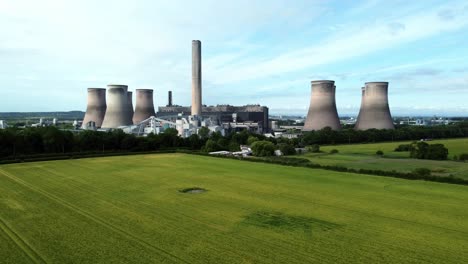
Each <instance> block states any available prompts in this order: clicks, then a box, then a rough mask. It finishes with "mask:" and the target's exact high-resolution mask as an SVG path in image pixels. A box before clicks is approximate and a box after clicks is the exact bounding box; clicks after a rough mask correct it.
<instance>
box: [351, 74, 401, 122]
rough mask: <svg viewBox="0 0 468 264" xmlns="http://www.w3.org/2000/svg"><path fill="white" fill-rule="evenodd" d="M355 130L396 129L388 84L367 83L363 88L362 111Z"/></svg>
mask: <svg viewBox="0 0 468 264" xmlns="http://www.w3.org/2000/svg"><path fill="white" fill-rule="evenodd" d="M354 128H355V129H356V130H367V129H372V128H375V129H394V128H395V126H394V125H393V119H392V115H391V113H390V107H389V105H388V82H367V83H366V84H365V87H363V88H362V99H361V109H360V110H359V115H358V118H357V121H356V125H355V126H354Z"/></svg>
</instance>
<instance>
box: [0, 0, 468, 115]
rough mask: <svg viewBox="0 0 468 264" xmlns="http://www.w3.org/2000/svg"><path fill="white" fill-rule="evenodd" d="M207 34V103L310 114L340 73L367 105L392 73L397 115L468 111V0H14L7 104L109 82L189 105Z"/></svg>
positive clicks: (3, 45)
mask: <svg viewBox="0 0 468 264" xmlns="http://www.w3.org/2000/svg"><path fill="white" fill-rule="evenodd" d="M194 39H198V40H201V42H202V67H203V75H202V77H203V85H202V86H203V88H202V89H203V103H204V104H207V105H216V104H231V105H245V104H261V105H266V106H268V107H269V108H270V113H272V114H297V115H306V113H307V109H308V107H309V101H310V93H311V88H310V81H312V80H319V79H330V80H335V84H336V86H337V88H336V103H337V108H338V112H339V114H340V115H357V113H358V111H359V106H360V104H361V101H360V100H361V87H362V86H363V85H364V83H365V82H370V81H388V82H389V83H390V84H389V103H390V109H391V112H392V114H394V115H418V114H419V115H464V116H468V2H467V1H466V0H460V1H457V0H453V1H451V0H444V1H433V0H415V1H408V0H404V1H401V0H392V1H388V0H383V1H379V0H363V1H357V0H336V1H333V0H305V1H301V0H294V1H291V0H236V1H228V0H225V1H219V0H198V1H186V0H171V1H161V0H125V1H124V0H100V1H95V0H94V1H93V0H41V1H36V0H30V1H26V0H0V112H17V111H20V112H30V111H31V112H32V111H71V110H81V111H85V109H86V94H87V88H89V87H105V86H106V85H107V84H127V85H129V90H133V91H134V90H135V89H139V88H150V89H154V91H155V97H154V99H155V105H156V106H163V105H166V104H167V91H169V90H171V91H173V100H174V103H176V104H179V105H189V104H190V97H191V45H192V40H194Z"/></svg>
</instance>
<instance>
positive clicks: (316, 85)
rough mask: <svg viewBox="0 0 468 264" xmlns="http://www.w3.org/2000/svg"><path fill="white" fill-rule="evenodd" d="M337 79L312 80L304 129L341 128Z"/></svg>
mask: <svg viewBox="0 0 468 264" xmlns="http://www.w3.org/2000/svg"><path fill="white" fill-rule="evenodd" d="M335 90H336V86H335V81H330V80H320V81H312V82H311V97H310V105H309V111H308V113H307V118H306V120H305V123H304V127H303V129H302V130H303V131H312V130H320V129H322V128H325V127H330V128H331V129H333V130H339V129H341V125H340V119H339V118H338V111H337V110H336V102H335Z"/></svg>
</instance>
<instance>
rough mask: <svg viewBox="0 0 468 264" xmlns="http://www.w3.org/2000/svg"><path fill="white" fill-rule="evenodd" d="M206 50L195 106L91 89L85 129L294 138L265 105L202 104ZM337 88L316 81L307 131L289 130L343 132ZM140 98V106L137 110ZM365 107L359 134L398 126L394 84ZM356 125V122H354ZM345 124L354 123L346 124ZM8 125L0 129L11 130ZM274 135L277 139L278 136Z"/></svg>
mask: <svg viewBox="0 0 468 264" xmlns="http://www.w3.org/2000/svg"><path fill="white" fill-rule="evenodd" d="M201 56H202V47H201V41H199V40H193V41H192V83H191V102H192V104H191V106H180V105H177V104H174V103H173V100H172V91H168V100H167V104H166V105H165V106H159V107H157V111H156V108H155V106H154V100H153V96H154V91H153V90H152V89H136V90H135V91H134V93H133V91H130V90H129V87H128V86H127V85H122V84H109V85H107V89H106V88H88V95H87V98H88V99H87V107H86V113H85V116H84V118H83V122H82V123H81V125H78V122H77V121H75V122H74V126H76V127H79V129H81V130H99V131H108V130H110V129H122V130H123V131H125V132H126V133H133V134H136V135H139V136H144V135H147V134H149V133H155V134H158V133H161V132H163V131H164V130H165V129H167V128H174V129H176V130H177V131H178V134H179V135H180V136H182V137H189V136H190V135H193V134H197V133H198V130H199V129H200V128H201V127H207V128H208V129H209V130H210V131H212V132H220V133H221V134H222V135H225V134H228V133H232V132H236V131H239V130H249V131H251V132H254V133H258V134H265V135H266V136H277V135H276V134H278V135H281V136H283V137H293V136H297V135H292V136H291V135H288V134H287V133H284V134H282V133H283V132H284V129H283V130H282V128H280V127H279V126H278V124H277V121H272V122H271V123H270V120H269V109H268V107H267V106H262V105H260V104H251V105H244V106H233V105H214V106H207V105H204V104H203V103H202V101H203V97H202V58H201ZM336 88H337V87H336V85H335V81H333V80H314V81H311V97H310V105H309V110H308V112H307V116H306V118H305V121H304V125H303V126H299V125H296V126H286V127H285V128H286V129H291V128H293V129H294V130H296V131H313V130H320V129H323V128H325V127H329V128H331V129H332V130H340V129H341V123H340V119H339V116H338V111H337V107H336V101H335V94H336ZM133 94H135V107H133V98H132V96H133ZM361 95H362V97H361V98H362V99H361V108H360V111H359V115H358V116H357V118H356V119H350V120H351V121H353V120H354V121H355V124H354V125H355V126H354V129H356V130H367V129H394V123H393V122H394V121H393V119H392V116H391V113H390V107H389V103H388V82H367V83H366V84H365V86H364V87H362V88H361ZM354 121H353V122H352V123H354ZM343 124H350V123H349V122H343ZM37 125H39V126H41V125H43V123H41V122H39V124H37ZM6 127H7V124H6V122H4V121H1V122H0V128H6ZM272 132H273V133H274V135H273V134H272Z"/></svg>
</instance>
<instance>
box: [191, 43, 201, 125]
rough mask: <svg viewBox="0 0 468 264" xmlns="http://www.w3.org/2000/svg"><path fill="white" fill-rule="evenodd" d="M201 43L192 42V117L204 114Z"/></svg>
mask: <svg viewBox="0 0 468 264" xmlns="http://www.w3.org/2000/svg"><path fill="white" fill-rule="evenodd" d="M201 80H202V74H201V41H199V40H192V115H196V116H201V113H202V83H201Z"/></svg>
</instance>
